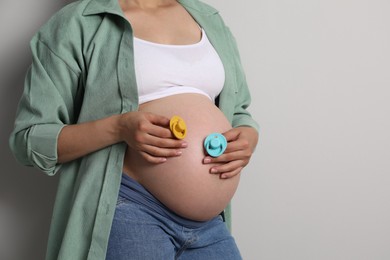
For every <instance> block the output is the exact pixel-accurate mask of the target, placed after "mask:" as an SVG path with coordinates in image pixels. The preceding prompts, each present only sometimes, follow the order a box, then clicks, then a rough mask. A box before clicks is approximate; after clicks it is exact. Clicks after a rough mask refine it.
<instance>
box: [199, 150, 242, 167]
mask: <svg viewBox="0 0 390 260" xmlns="http://www.w3.org/2000/svg"><path fill="white" fill-rule="evenodd" d="M246 157H247V156H246V153H245V151H243V150H238V151H234V152H229V153H224V154H222V155H220V156H218V157H210V156H206V157H205V158H204V159H203V163H204V164H208V163H228V162H231V161H236V160H244V159H246Z"/></svg>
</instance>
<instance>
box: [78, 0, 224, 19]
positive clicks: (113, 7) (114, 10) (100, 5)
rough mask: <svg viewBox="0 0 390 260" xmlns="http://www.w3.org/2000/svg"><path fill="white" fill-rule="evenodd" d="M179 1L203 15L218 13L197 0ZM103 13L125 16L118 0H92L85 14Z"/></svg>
mask: <svg viewBox="0 0 390 260" xmlns="http://www.w3.org/2000/svg"><path fill="white" fill-rule="evenodd" d="M178 2H179V3H180V4H181V5H183V6H184V7H186V9H191V10H192V11H196V12H198V13H199V14H202V15H206V16H207V15H213V14H216V13H218V11H217V10H216V9H214V8H213V7H211V6H209V5H205V4H200V3H199V1H197V0H178ZM101 13H111V14H116V15H119V16H123V12H122V9H121V8H120V6H119V3H118V0H90V1H89V3H88V4H87V6H86V7H85V10H84V12H83V15H94V14H101Z"/></svg>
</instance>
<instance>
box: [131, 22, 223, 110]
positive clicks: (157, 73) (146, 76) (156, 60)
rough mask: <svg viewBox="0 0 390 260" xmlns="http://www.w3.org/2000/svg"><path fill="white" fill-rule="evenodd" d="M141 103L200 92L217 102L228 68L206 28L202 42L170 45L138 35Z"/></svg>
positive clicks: (137, 58)
mask: <svg viewBox="0 0 390 260" xmlns="http://www.w3.org/2000/svg"><path fill="white" fill-rule="evenodd" d="M134 63H135V75H136V80H137V85H138V95H139V104H142V103H145V102H148V101H152V100H156V99H159V98H163V97H167V96H171V95H175V94H182V93H199V94H203V95H206V96H207V97H209V98H210V99H211V100H212V101H213V102H214V100H215V98H216V97H217V96H218V94H219V93H220V92H221V90H222V88H223V84H224V82H225V70H224V68H223V65H222V62H221V60H220V58H219V56H218V54H217V52H216V51H215V49H214V48H213V46H212V45H211V43H210V41H209V40H208V38H207V35H206V33H205V31H204V30H203V29H202V38H201V40H200V41H199V42H198V43H195V44H189V45H167V44H159V43H154V42H149V41H145V40H142V39H139V38H136V37H134Z"/></svg>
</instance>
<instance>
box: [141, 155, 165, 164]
mask: <svg viewBox="0 0 390 260" xmlns="http://www.w3.org/2000/svg"><path fill="white" fill-rule="evenodd" d="M141 156H142V157H144V158H145V160H146V161H147V162H149V163H153V164H160V163H164V162H166V161H167V158H165V157H154V156H151V155H150V154H148V153H145V152H141Z"/></svg>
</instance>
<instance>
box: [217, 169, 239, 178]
mask: <svg viewBox="0 0 390 260" xmlns="http://www.w3.org/2000/svg"><path fill="white" fill-rule="evenodd" d="M242 169H243V168H242V167H241V168H237V169H236V170H234V171H231V172H225V173H223V174H221V179H229V178H232V177H234V176H236V175H238V174H240V173H241V171H242Z"/></svg>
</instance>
